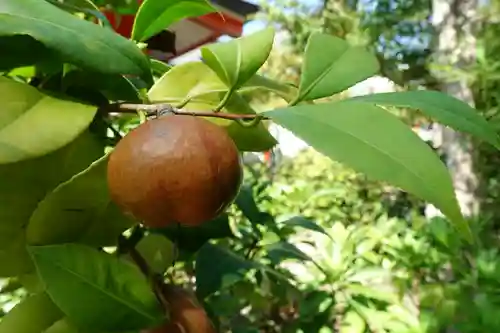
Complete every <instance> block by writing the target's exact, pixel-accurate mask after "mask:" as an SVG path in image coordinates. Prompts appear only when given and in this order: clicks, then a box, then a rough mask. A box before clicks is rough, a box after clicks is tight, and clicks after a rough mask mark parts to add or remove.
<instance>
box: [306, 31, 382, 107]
mask: <svg viewBox="0 0 500 333" xmlns="http://www.w3.org/2000/svg"><path fill="white" fill-rule="evenodd" d="M378 70H379V63H378V60H377V58H376V57H375V55H374V54H372V53H370V52H368V51H367V50H365V49H364V48H363V47H360V46H351V45H349V43H347V42H346V41H345V40H343V39H340V38H338V37H335V36H332V35H327V34H321V33H314V34H312V35H311V37H310V38H309V40H308V42H307V45H306V49H305V53H304V62H303V65H302V75H301V78H300V85H299V94H298V96H297V97H296V101H304V100H305V101H310V100H314V99H317V98H322V97H328V96H331V95H334V94H337V93H339V92H342V91H343V90H345V89H347V88H349V87H351V86H353V85H355V84H356V83H358V82H361V81H363V80H365V79H367V78H369V77H371V76H373V75H374V74H376V73H377V72H378Z"/></svg>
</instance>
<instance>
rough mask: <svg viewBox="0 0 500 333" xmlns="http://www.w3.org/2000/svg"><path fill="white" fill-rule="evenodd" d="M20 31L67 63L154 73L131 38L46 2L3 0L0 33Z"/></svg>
mask: <svg viewBox="0 0 500 333" xmlns="http://www.w3.org/2000/svg"><path fill="white" fill-rule="evenodd" d="M18 34H23V35H29V36H31V37H33V38H34V39H36V40H38V41H39V42H41V43H43V44H44V45H45V46H47V47H48V48H50V49H52V50H54V51H56V52H57V53H58V54H60V55H61V57H62V58H63V59H64V60H65V61H66V62H69V63H72V64H75V65H78V66H80V67H83V68H86V69H90V70H94V71H97V72H102V73H110V74H131V75H141V76H145V77H150V76H151V73H150V68H149V61H148V58H147V57H146V56H145V55H144V54H143V53H142V52H141V50H140V49H139V48H138V47H137V46H136V45H135V44H134V43H133V42H132V41H130V40H127V39H126V38H124V37H122V36H120V35H118V34H116V33H115V32H113V31H112V30H111V29H108V28H103V27H100V26H99V25H97V24H95V23H92V22H88V21H84V20H82V19H79V18H77V17H76V16H75V15H71V14H70V13H67V12H65V11H64V10H62V9H59V8H58V7H56V6H54V5H52V4H50V3H49V2H47V1H40V0H5V1H2V4H1V5H0V36H12V35H18Z"/></svg>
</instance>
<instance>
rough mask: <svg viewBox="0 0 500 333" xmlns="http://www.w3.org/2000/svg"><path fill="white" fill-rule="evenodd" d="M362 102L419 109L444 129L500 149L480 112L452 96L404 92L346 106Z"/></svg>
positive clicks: (373, 96) (358, 98)
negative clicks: (451, 129) (480, 140)
mask: <svg viewBox="0 0 500 333" xmlns="http://www.w3.org/2000/svg"><path fill="white" fill-rule="evenodd" d="M350 101H362V102H367V103H373V104H378V105H383V106H397V107H402V108H410V109H418V110H419V111H420V112H422V113H423V114H425V115H427V116H429V117H432V118H434V119H435V120H437V121H439V122H441V123H442V124H444V125H447V126H450V127H452V128H454V129H457V130H459V131H463V132H466V133H470V134H472V135H474V136H476V137H478V138H480V139H482V140H484V141H486V142H489V143H491V144H492V145H494V146H496V147H497V148H500V137H499V135H498V134H497V132H496V130H495V128H494V127H493V126H492V125H491V124H489V123H488V121H487V120H486V119H485V118H484V117H482V116H481V115H480V114H479V112H478V111H477V110H475V109H474V108H472V107H470V106H469V105H468V104H467V103H465V102H462V101H461V100H459V99H456V98H454V97H452V96H450V95H447V94H444V93H441V92H438V91H431V90H416V91H402V92H395V93H380V94H370V95H364V96H356V97H353V98H349V99H346V100H344V101H342V102H350Z"/></svg>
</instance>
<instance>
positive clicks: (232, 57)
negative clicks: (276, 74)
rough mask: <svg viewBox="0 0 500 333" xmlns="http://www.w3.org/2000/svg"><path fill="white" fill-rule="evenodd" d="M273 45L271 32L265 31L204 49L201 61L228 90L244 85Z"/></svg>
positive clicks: (272, 32)
mask: <svg viewBox="0 0 500 333" xmlns="http://www.w3.org/2000/svg"><path fill="white" fill-rule="evenodd" d="M273 42H274V29H273V28H270V27H269V28H266V29H263V30H262V31H259V32H256V33H253V34H251V35H248V36H245V37H240V38H237V39H233V40H231V41H229V42H224V43H216V44H211V45H208V46H204V47H203V48H202V49H201V55H202V57H203V60H204V62H205V63H206V64H207V65H208V66H209V67H210V68H211V69H212V70H213V71H214V72H215V73H217V76H219V78H220V79H221V80H222V81H223V82H224V83H225V84H226V85H227V86H228V87H231V88H232V89H238V88H239V87H241V86H242V85H243V84H244V83H245V82H247V81H248V80H249V79H250V78H251V77H252V76H253V75H254V74H255V73H256V72H257V71H258V70H259V68H260V67H261V66H262V65H263V64H264V62H265V61H266V60H267V58H268V57H269V53H270V52H271V48H272V46H273Z"/></svg>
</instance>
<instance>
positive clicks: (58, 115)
mask: <svg viewBox="0 0 500 333" xmlns="http://www.w3.org/2000/svg"><path fill="white" fill-rule="evenodd" d="M0 8H1V7H0ZM0 91H1V92H2V95H1V96H0V101H1V102H2V112H1V113H0V164H4V163H13V162H19V161H22V160H26V159H30V158H34V157H38V156H42V155H45V154H48V153H50V152H53V151H55V150H57V149H59V148H61V147H63V146H65V145H66V144H68V143H69V142H71V141H73V140H74V139H75V138H76V137H77V136H78V135H80V134H81V133H82V132H83V131H84V130H85V129H86V128H87V127H88V126H89V124H90V122H91V121H92V119H93V118H94V115H95V113H96V111H97V110H96V107H94V106H90V105H85V104H81V103H76V102H72V101H68V100H63V99H59V98H55V97H52V96H49V95H46V94H43V93H42V92H40V91H39V90H37V89H35V88H34V87H31V86H29V85H27V84H23V83H20V82H17V81H14V80H11V79H8V78H5V77H0ZM41 123H43V124H44V125H43V126H40V124H41Z"/></svg>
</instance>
